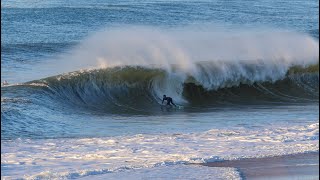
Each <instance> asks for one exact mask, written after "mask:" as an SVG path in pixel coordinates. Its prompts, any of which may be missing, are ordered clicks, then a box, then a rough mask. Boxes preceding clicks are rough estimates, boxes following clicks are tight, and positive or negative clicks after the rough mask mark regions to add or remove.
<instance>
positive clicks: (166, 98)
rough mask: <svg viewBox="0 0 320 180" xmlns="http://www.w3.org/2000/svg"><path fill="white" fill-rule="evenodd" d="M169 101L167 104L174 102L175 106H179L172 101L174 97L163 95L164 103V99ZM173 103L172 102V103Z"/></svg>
mask: <svg viewBox="0 0 320 180" xmlns="http://www.w3.org/2000/svg"><path fill="white" fill-rule="evenodd" d="M165 100H166V101H167V105H170V106H171V104H173V105H174V106H175V107H177V106H176V105H175V104H174V103H173V102H172V98H171V97H167V96H166V95H163V99H162V104H163V101H165ZM170 103H171V104H170Z"/></svg>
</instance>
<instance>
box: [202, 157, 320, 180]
mask: <svg viewBox="0 0 320 180" xmlns="http://www.w3.org/2000/svg"><path fill="white" fill-rule="evenodd" d="M204 165H205V166H210V167H233V168H237V169H238V171H239V172H240V174H241V177H242V179H249V180H250V179H259V180H262V179H272V180H273V179H277V180H278V179H282V180H284V179H304V180H305V179H319V153H305V154H295V155H285V156H276V157H266V158H249V159H241V160H234V161H223V162H213V163H206V164H204Z"/></svg>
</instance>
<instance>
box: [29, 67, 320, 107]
mask: <svg viewBox="0 0 320 180" xmlns="http://www.w3.org/2000/svg"><path fill="white" fill-rule="evenodd" d="M257 62H259V61H255V63H257ZM221 67H223V69H230V70H229V71H230V74H229V77H224V76H222V77H221V76H219V75H220V74H221V71H220V70H219V68H221ZM197 68H198V69H197V70H198V72H199V73H197V74H184V72H183V71H181V70H180V69H179V68H174V67H173V68H172V69H173V71H172V72H167V71H166V70H165V69H161V68H145V67H139V66H136V67H133V66H126V67H114V68H105V69H98V70H88V71H77V72H72V73H68V74H64V75H58V76H53V77H49V78H45V79H42V80H37V81H31V82H28V83H25V84H23V86H28V87H30V86H31V87H38V88H41V89H43V90H45V91H48V92H49V94H50V96H53V97H54V98H55V99H57V98H58V99H60V100H62V101H64V102H67V103H71V104H76V105H77V106H83V107H87V108H92V109H99V110H103V111H108V112H115V111H117V110H119V109H121V108H122V110H124V109H127V110H134V111H146V109H148V111H152V109H153V108H154V109H157V111H158V107H159V104H161V100H162V95H163V94H167V95H168V96H171V97H173V99H174V101H175V102H176V103H177V104H180V105H184V106H186V107H197V106H211V105H212V106H229V105H250V104H269V105H272V104H281V103H288V102H291V103H302V102H318V97H319V73H318V70H317V69H318V65H315V66H309V67H307V68H300V70H299V68H297V67H292V68H290V69H289V70H287V71H284V72H282V70H279V68H278V67H276V66H275V67H274V69H269V70H268V71H270V73H269V74H268V73H267V72H263V71H264V70H265V68H264V67H262V65H261V64H254V63H252V62H250V61H248V62H242V63H241V64H232V63H229V64H227V63H211V62H203V63H199V64H197ZM279 71H280V72H279ZM280 74H282V75H281V76H280Z"/></svg>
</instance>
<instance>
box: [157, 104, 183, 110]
mask: <svg viewBox="0 0 320 180" xmlns="http://www.w3.org/2000/svg"><path fill="white" fill-rule="evenodd" d="M161 106H162V107H166V108H174V109H183V106H180V105H177V106H174V105H166V104H162V105H161Z"/></svg>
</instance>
